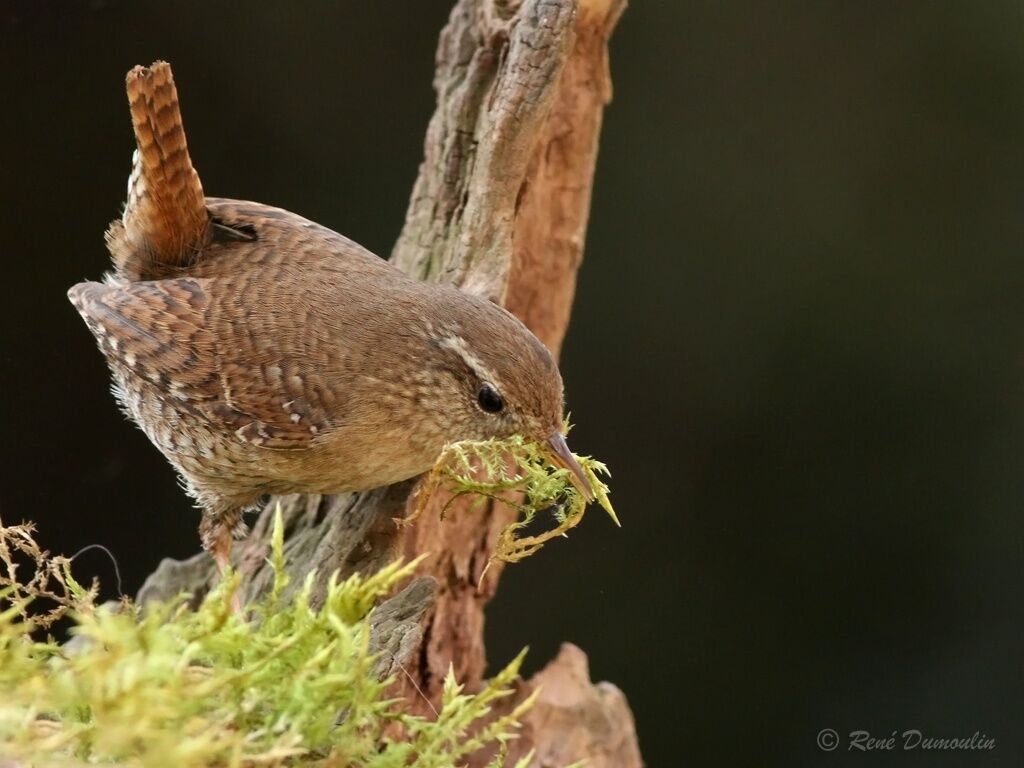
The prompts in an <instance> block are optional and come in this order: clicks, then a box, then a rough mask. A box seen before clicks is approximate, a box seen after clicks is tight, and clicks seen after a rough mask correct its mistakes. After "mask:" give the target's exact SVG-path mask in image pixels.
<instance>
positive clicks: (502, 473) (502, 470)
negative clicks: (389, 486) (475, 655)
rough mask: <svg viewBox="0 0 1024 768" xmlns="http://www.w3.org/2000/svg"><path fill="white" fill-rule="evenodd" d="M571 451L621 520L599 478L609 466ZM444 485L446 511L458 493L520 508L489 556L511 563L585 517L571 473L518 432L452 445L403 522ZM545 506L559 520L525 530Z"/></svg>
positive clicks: (609, 509) (602, 500) (599, 498)
mask: <svg viewBox="0 0 1024 768" xmlns="http://www.w3.org/2000/svg"><path fill="white" fill-rule="evenodd" d="M566 429H567V430H568V424H567V425H566ZM573 455H574V456H575V458H576V461H577V462H578V463H579V465H580V467H581V468H582V469H583V473H584V475H586V477H587V480H588V481H589V483H590V486H591V489H592V490H593V492H594V496H595V500H596V501H597V502H598V504H600V505H601V507H602V508H603V509H604V510H605V512H607V513H608V515H609V517H611V519H612V521H613V522H614V523H615V524H616V525H619V518H618V516H617V515H616V514H615V510H614V509H613V508H612V504H611V501H610V500H609V499H608V494H609V488H608V486H607V485H606V484H605V483H604V481H602V480H601V478H600V475H605V476H610V473H609V472H608V468H607V467H606V466H605V465H604V464H603V463H602V462H600V461H597V460H596V459H593V458H591V457H589V456H578V455H576V454H573ZM442 487H443V488H447V489H448V490H449V491H450V492H451V497H450V498H449V499H448V500H447V501H446V503H445V505H444V507H443V508H442V510H441V514H442V516H443V515H444V514H445V512H447V511H448V509H449V507H450V506H451V504H452V503H453V502H454V501H455V500H456V499H458V498H460V497H462V496H466V495H471V496H477V497H479V498H480V499H481V500H483V499H492V500H494V501H496V502H498V503H500V504H505V505H507V506H509V507H512V508H513V509H515V510H516V512H517V513H518V516H517V519H516V521H515V522H513V523H512V524H510V525H508V526H506V528H505V529H504V530H503V531H502V532H501V534H500V535H499V537H498V542H497V546H496V547H495V551H494V554H493V556H492V557H491V560H502V561H504V562H509V563H514V562H518V561H520V560H522V559H523V558H525V557H529V556H530V555H532V554H533V553H534V552H536V551H537V550H538V549H540V548H541V547H542V546H544V544H545V543H547V542H548V541H550V540H551V539H553V538H555V537H557V536H563V535H565V533H566V532H567V531H568V530H569V529H570V528H574V527H575V526H577V525H578V524H579V523H580V522H582V520H583V512H584V510H585V509H586V506H587V501H586V499H585V498H584V496H583V494H582V493H581V492H580V490H579V488H577V486H576V484H575V482H574V477H573V473H572V472H571V471H570V470H568V469H565V468H564V467H561V466H559V465H557V464H555V463H554V462H553V461H552V457H551V454H550V452H549V451H548V450H547V449H546V448H545V447H543V446H541V445H538V444H537V443H533V442H530V441H528V440H525V439H524V438H522V437H520V436H519V435H514V436H513V437H510V438H505V439H501V440H498V439H494V440H465V441H462V442H458V443H452V444H450V445H448V446H447V447H446V448H445V449H444V451H442V453H441V455H440V456H439V457H438V459H437V462H436V463H435V464H434V468H433V469H432V470H431V471H430V473H429V474H428V475H427V477H426V479H425V480H424V482H423V485H422V487H421V488H420V491H419V494H420V495H419V499H418V503H417V505H416V509H415V511H414V512H413V514H412V515H411V516H410V517H409V518H407V519H406V520H405V521H404V522H411V521H412V520H414V519H415V518H416V517H418V516H419V515H420V514H421V513H422V512H423V510H424V509H425V508H426V505H427V502H428V501H429V500H430V498H431V497H432V496H433V494H434V493H435V492H436V491H437V490H438V489H439V488H442ZM542 512H550V513H551V515H552V517H553V519H554V523H555V525H554V526H553V527H551V528H549V529H548V530H545V531H543V532H542V533H539V534H536V535H533V536H526V535H523V531H524V529H525V528H526V526H528V525H530V523H532V522H533V521H534V519H535V518H536V516H537V515H538V514H540V513H542Z"/></svg>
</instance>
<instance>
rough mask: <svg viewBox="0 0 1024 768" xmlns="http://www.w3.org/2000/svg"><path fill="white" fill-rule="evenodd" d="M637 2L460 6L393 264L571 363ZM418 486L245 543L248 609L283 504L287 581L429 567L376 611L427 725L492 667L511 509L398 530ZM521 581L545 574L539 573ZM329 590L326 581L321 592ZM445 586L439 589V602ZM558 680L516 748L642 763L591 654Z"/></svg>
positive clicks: (557, 666) (382, 636)
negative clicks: (593, 220) (610, 119)
mask: <svg viewBox="0 0 1024 768" xmlns="http://www.w3.org/2000/svg"><path fill="white" fill-rule="evenodd" d="M624 7H625V0H518V1H517V0H459V1H458V2H457V3H456V5H455V7H454V9H453V10H452V13H451V15H450V17H449V21H448V24H447V26H446V27H445V29H444V30H443V31H442V33H441V37H440V43H439V46H438V51H437V62H436V63H437V68H436V72H435V76H434V88H435V90H436V92H437V109H436V111H435V113H434V116H433V118H432V119H431V121H430V124H429V126H428V129H427V135H426V141H425V144H424V160H423V163H422V165H421V167H420V171H419V176H418V178H417V180H416V184H415V186H414V188H413V192H412V197H411V200H410V203H409V209H408V212H407V215H406V221H405V225H404V227H403V230H402V232H401V235H400V236H399V238H398V241H397V243H396V245H395V248H394V251H393V253H392V255H391V260H392V262H393V263H394V264H395V265H397V266H398V267H399V268H401V269H403V270H405V271H406V272H408V273H409V274H412V275H415V276H417V277H420V278H421V279H424V280H436V281H446V282H450V283H453V284H455V285H458V286H460V287H461V288H463V289H464V290H467V291H472V292H475V293H478V294H480V295H483V296H486V297H488V298H490V299H492V300H494V301H497V302H499V303H502V304H504V305H505V306H506V307H508V308H509V309H510V310H511V311H512V312H514V313H515V314H516V315H518V316H519V317H520V318H521V319H522V320H523V321H524V322H525V323H526V324H527V325H528V326H529V327H530V329H531V330H533V332H534V333H535V334H536V335H537V336H538V337H539V338H540V339H541V340H542V341H544V343H545V344H547V345H548V347H549V348H550V349H551V350H552V351H553V352H555V353H556V354H557V352H558V350H559V349H560V347H561V343H562V339H563V338H564V335H565V331H566V328H567V326H568V322H569V314H570V309H571V306H572V300H573V294H574V291H575V284H576V272H577V269H578V268H579V265H580V261H581V258H582V252H583V242H584V232H585V229H586V223H587V215H588V211H589V205H590V193H591V189H592V182H593V170H594V164H595V159H596V155H597V145H598V135H599V131H600V125H601V116H602V111H603V108H604V105H605V104H606V102H607V101H608V100H609V98H610V96H611V82H610V77H609V74H608V51H607V43H608V38H609V37H610V35H611V32H612V30H613V28H614V26H615V23H616V21H617V20H618V17H619V15H620V14H621V12H622V10H623V8H624ZM412 488H413V484H412V483H410V482H407V483H402V484H399V485H396V486H392V487H390V488H383V489H377V490H375V491H372V492H368V493H361V494H345V495H342V496H335V497H301V496H289V497H284V498H282V499H275V500H272V501H271V503H270V504H269V505H268V506H267V507H266V508H265V509H264V510H263V512H262V513H261V514H260V516H259V519H258V520H257V521H256V524H255V525H254V527H253V530H252V532H251V534H250V535H249V537H248V538H247V539H246V540H245V542H243V543H242V544H241V545H240V546H238V547H236V550H237V551H236V562H237V565H238V567H239V568H241V569H242V570H243V572H244V573H246V578H245V582H244V590H245V593H246V595H247V596H249V597H252V596H254V595H256V594H259V593H260V592H261V591H262V590H263V589H265V588H266V586H267V584H268V583H269V577H270V574H269V573H268V570H267V566H266V564H265V561H264V558H265V554H266V551H267V546H268V541H269V532H270V524H271V520H272V516H273V510H274V508H275V507H276V505H277V504H278V503H280V504H281V508H282V511H283V513H284V520H285V528H286V530H285V534H286V546H285V554H286V560H287V562H288V567H289V568H290V569H291V571H292V572H293V573H294V575H295V576H296V577H298V578H295V579H293V581H292V583H293V584H298V583H301V581H302V578H301V577H302V576H304V575H305V574H306V573H308V572H309V571H310V570H313V569H315V570H316V571H317V572H318V573H320V574H322V575H323V576H324V577H325V579H326V576H327V575H328V574H329V573H331V572H332V571H334V570H340V571H341V572H342V575H345V574H348V573H351V572H354V571H359V570H372V569H376V568H378V567H380V566H381V565H383V564H384V563H386V562H388V561H390V560H391V559H393V557H395V555H396V554H399V553H401V554H404V555H406V556H408V557H413V556H416V555H419V554H422V553H425V552H426V553H430V557H428V558H427V559H426V560H425V561H424V562H423V563H422V565H421V568H420V570H421V573H422V576H423V577H426V579H420V580H417V581H415V582H413V584H411V585H410V586H409V587H407V588H406V589H405V590H404V591H403V592H402V593H400V594H399V595H397V596H396V597H395V598H392V600H390V601H387V602H386V603H385V604H384V605H382V606H381V607H379V608H378V609H377V617H378V618H377V619H376V620H375V635H374V641H373V642H374V643H375V646H374V647H375V648H378V649H380V651H381V653H382V660H381V669H382V671H385V672H390V673H394V672H396V671H397V672H398V673H399V674H398V677H399V680H400V681H401V682H403V684H402V685H401V686H400V690H401V691H402V692H403V693H404V694H405V695H406V696H407V697H408V698H409V701H410V703H411V705H412V706H414V707H419V708H421V709H422V710H424V711H427V710H429V704H428V703H427V702H426V701H424V700H423V699H422V697H423V696H424V695H425V696H426V697H427V698H428V699H431V700H433V701H435V702H436V700H437V699H438V697H439V695H440V690H441V685H442V681H443V677H444V675H445V673H446V672H447V670H448V668H449V665H452V666H453V667H454V669H455V673H456V675H457V677H458V678H459V679H460V680H462V681H465V682H466V683H467V685H468V686H469V687H470V688H472V687H474V686H475V685H478V684H479V683H480V681H481V678H482V676H483V674H484V670H485V663H486V657H485V650H484V641H483V628H484V607H485V605H486V603H487V601H488V600H489V599H490V598H491V597H492V596H493V595H494V592H495V590H496V589H497V585H498V581H499V579H500V576H501V571H502V568H501V567H500V566H498V565H496V566H495V567H492V568H491V569H490V570H489V571H488V572H487V575H486V577H485V578H484V580H483V582H482V583H481V584H480V586H479V588H478V581H479V580H480V578H481V575H482V573H483V571H484V568H485V565H486V563H487V560H488V558H489V556H490V554H491V552H493V549H494V545H495V541H496V539H497V535H498V533H499V531H500V530H501V529H502V528H503V527H504V526H505V525H507V524H508V523H509V522H510V520H511V518H510V515H511V514H512V513H511V512H510V511H509V510H508V509H506V508H504V507H501V506H494V505H489V506H486V507H484V508H483V509H472V510H470V509H468V505H463V504H461V503H457V504H455V505H454V506H453V508H452V509H451V510H450V511H449V513H448V515H447V516H446V519H445V520H444V521H441V520H440V519H439V516H438V514H437V510H438V509H439V505H440V504H441V503H442V502H443V499H435V500H433V502H432V504H431V506H430V507H428V509H427V510H426V512H425V513H424V514H423V515H422V516H421V517H420V518H419V520H418V521H417V522H416V523H414V524H413V525H411V526H408V527H406V528H398V527H397V526H396V525H395V523H394V520H393V518H400V517H402V516H403V515H404V514H405V511H406V508H407V507H408V506H409V505H408V498H409V494H410V491H411V490H412ZM520 567H529V566H528V565H524V566H520ZM210 575H211V570H210V567H209V563H208V561H206V560H205V559H203V558H199V557H197V558H192V559H190V560H188V561H184V562H183V563H177V564H172V563H169V562H167V561H165V563H164V564H162V565H161V568H160V569H159V570H158V571H157V572H156V573H154V574H153V576H151V577H150V579H149V581H148V582H147V584H146V586H145V587H144V588H143V592H142V593H140V598H146V599H150V598H153V597H160V596H167V595H169V594H172V593H173V592H176V591H178V590H180V589H181V588H182V587H186V588H189V589H191V590H193V591H194V592H197V593H201V592H202V585H204V584H206V583H207V582H208V580H209V578H210ZM323 581H324V580H321V582H323ZM431 585H434V588H433V589H431V588H430V587H431ZM539 681H543V682H544V683H545V689H544V693H543V696H542V698H541V700H540V702H539V705H538V707H536V708H535V710H533V712H532V713H531V714H530V715H529V717H528V720H527V723H526V728H525V733H524V738H523V739H521V740H520V741H519V742H517V743H516V746H515V748H514V751H515V752H516V753H517V754H522V753H524V752H525V750H526V749H527V748H528V747H530V746H533V747H535V748H536V749H537V757H536V759H535V761H534V764H535V765H538V766H541V765H543V766H547V765H562V764H564V763H566V762H571V761H573V760H578V759H581V758H584V757H586V758H588V759H589V760H590V763H589V764H590V765H591V766H616V768H632V766H639V765H641V760H640V755H639V751H638V749H637V746H636V735H635V732H634V730H633V725H632V716H631V714H630V712H629V708H628V705H627V704H626V701H625V698H624V697H623V696H622V694H621V693H619V692H618V691H617V689H614V688H613V687H611V686H608V685H607V684H601V685H598V686H594V685H592V684H591V683H590V681H589V677H588V675H587V671H586V657H585V656H584V655H583V653H582V652H581V651H579V649H575V648H571V647H567V648H564V649H563V651H562V653H560V654H559V657H558V658H557V659H555V660H554V661H553V662H551V664H549V665H548V667H547V668H546V669H545V670H544V671H542V672H541V673H539V674H538V676H537V677H536V678H535V679H534V681H531V682H529V683H523V685H522V690H521V693H522V695H526V693H527V692H528V691H529V690H530V689H531V688H532V687H533V686H534V685H535V684H536V682H539Z"/></svg>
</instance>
